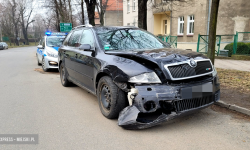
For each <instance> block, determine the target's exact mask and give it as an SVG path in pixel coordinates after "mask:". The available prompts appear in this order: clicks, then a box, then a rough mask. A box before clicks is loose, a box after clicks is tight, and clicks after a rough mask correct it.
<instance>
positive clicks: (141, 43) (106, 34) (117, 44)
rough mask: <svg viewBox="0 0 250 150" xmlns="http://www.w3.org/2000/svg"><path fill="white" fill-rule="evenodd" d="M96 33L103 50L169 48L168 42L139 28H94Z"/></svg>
mask: <svg viewBox="0 0 250 150" xmlns="http://www.w3.org/2000/svg"><path fill="white" fill-rule="evenodd" d="M96 34H97V37H98V38H99V39H98V40H99V43H100V44H101V46H102V47H103V49H104V50H105V51H109V50H126V51H129V50H150V49H159V48H170V45H169V44H168V43H165V42H162V41H161V40H160V39H158V38H157V37H155V36H154V35H152V34H151V33H149V32H147V31H144V30H141V29H133V28H96Z"/></svg>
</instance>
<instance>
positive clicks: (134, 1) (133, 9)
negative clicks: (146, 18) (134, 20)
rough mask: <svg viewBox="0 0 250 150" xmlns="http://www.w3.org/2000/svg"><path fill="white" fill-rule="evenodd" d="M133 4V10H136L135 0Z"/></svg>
mask: <svg viewBox="0 0 250 150" xmlns="http://www.w3.org/2000/svg"><path fill="white" fill-rule="evenodd" d="M132 5H133V6H132V7H133V11H135V0H133V4H132Z"/></svg>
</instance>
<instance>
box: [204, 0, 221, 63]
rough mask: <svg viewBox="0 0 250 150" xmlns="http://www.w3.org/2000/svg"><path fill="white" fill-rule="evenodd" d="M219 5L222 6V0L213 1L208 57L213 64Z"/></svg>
mask: <svg viewBox="0 0 250 150" xmlns="http://www.w3.org/2000/svg"><path fill="white" fill-rule="evenodd" d="M219 4H220V0H212V8H211V16H210V24H209V43H208V53H207V56H208V57H209V58H210V60H211V61H212V63H213V64H214V55H215V43H216V30H217V18H218V11H219Z"/></svg>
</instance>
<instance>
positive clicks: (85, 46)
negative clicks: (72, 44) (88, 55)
mask: <svg viewBox="0 0 250 150" xmlns="http://www.w3.org/2000/svg"><path fill="white" fill-rule="evenodd" d="M79 50H84V51H93V50H91V46H90V45H89V44H82V45H80V47H79Z"/></svg>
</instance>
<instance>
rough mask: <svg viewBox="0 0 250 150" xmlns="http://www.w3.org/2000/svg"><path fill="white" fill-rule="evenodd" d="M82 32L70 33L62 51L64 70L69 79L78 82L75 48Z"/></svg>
mask: <svg viewBox="0 0 250 150" xmlns="http://www.w3.org/2000/svg"><path fill="white" fill-rule="evenodd" d="M82 32H83V30H82V29H78V30H75V31H73V32H72V34H71V36H70V38H69V41H68V43H67V45H66V46H64V47H63V48H62V49H63V50H62V51H63V55H64V63H65V68H66V70H67V72H68V74H69V76H70V77H71V78H73V80H75V81H77V82H78V76H77V72H76V66H75V65H76V63H75V61H76V58H75V56H76V48H78V47H79V39H80V37H81V34H82Z"/></svg>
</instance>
